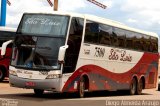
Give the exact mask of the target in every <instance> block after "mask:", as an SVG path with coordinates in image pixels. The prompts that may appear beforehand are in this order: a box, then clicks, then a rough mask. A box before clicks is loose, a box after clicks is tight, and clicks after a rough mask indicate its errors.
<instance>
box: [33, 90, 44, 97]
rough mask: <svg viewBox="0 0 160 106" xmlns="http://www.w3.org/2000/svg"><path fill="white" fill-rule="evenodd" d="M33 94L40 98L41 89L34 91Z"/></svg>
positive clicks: (42, 91)
mask: <svg viewBox="0 0 160 106" xmlns="http://www.w3.org/2000/svg"><path fill="white" fill-rule="evenodd" d="M34 93H35V95H36V96H42V95H43V93H44V90H41V89H34Z"/></svg>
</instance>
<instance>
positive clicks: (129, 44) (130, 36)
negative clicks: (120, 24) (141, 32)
mask: <svg viewBox="0 0 160 106" xmlns="http://www.w3.org/2000/svg"><path fill="white" fill-rule="evenodd" d="M133 40H134V35H133V33H132V32H130V31H126V48H128V49H133Z"/></svg>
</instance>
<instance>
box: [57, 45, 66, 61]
mask: <svg viewBox="0 0 160 106" xmlns="http://www.w3.org/2000/svg"><path fill="white" fill-rule="evenodd" d="M67 48H68V45H65V46H61V47H60V49H59V54H58V61H59V62H60V63H63V62H64V56H65V53H66V49H67Z"/></svg>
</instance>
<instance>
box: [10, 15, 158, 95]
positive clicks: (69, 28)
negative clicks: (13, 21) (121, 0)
mask: <svg viewBox="0 0 160 106" xmlns="http://www.w3.org/2000/svg"><path fill="white" fill-rule="evenodd" d="M157 42H158V36H157V35H156V34H154V33H148V32H144V31H140V30H136V29H133V28H130V27H127V26H124V25H122V24H119V23H117V22H114V21H110V20H105V19H102V18H99V17H95V16H90V15H81V14H72V13H71V14H69V13H54V14H42V13H26V14H24V15H23V17H22V20H21V22H20V24H19V27H18V30H17V32H16V37H15V40H14V42H13V51H12V61H11V65H10V67H9V69H10V73H9V80H10V85H11V86H12V87H19V88H26V89H34V92H35V94H37V95H41V94H43V92H44V91H45V90H47V91H54V92H78V95H79V97H84V94H85V92H86V91H90V92H91V91H100V90H109V91H116V90H127V91H129V92H130V94H131V95H134V94H141V92H142V89H150V88H155V87H156V83H157V75H158V71H157V70H158V50H157V48H158V43H157Z"/></svg>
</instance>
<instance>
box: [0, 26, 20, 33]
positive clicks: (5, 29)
mask: <svg viewBox="0 0 160 106" xmlns="http://www.w3.org/2000/svg"><path fill="white" fill-rule="evenodd" d="M16 30H17V29H16V28H11V27H2V26H1V27H0V31H9V32H16Z"/></svg>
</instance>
